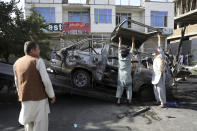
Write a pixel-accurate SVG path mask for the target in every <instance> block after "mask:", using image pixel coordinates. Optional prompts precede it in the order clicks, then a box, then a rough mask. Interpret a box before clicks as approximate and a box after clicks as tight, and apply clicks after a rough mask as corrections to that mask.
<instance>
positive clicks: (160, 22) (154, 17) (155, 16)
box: [151, 11, 168, 27]
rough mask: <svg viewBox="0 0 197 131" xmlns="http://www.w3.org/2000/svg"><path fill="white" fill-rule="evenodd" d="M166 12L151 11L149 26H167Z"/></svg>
mask: <svg viewBox="0 0 197 131" xmlns="http://www.w3.org/2000/svg"><path fill="white" fill-rule="evenodd" d="M167 17H168V12H158V11H151V26H155V27H167Z"/></svg>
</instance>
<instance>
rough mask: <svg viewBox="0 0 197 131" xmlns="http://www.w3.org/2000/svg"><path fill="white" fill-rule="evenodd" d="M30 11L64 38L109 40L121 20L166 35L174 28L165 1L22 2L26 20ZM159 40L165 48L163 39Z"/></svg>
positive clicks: (171, 5) (171, 11) (171, 10)
mask: <svg viewBox="0 0 197 131" xmlns="http://www.w3.org/2000/svg"><path fill="white" fill-rule="evenodd" d="M31 8H34V10H36V11H37V12H38V13H39V14H40V15H41V16H43V18H44V19H45V21H46V22H47V23H50V26H49V33H51V34H54V35H55V34H58V32H64V35H72V36H73V35H75V36H79V35H80V36H83V35H84V36H88V37H97V36H99V37H101V38H109V37H110V35H111V32H112V31H113V30H114V28H115V27H116V25H117V24H119V23H120V22H121V21H123V20H124V19H133V20H136V21H139V22H141V23H144V24H147V25H151V26H154V27H157V28H163V29H166V31H168V32H169V31H172V29H173V28H174V20H173V18H174V3H172V2H168V1H166V0H160V1H159V2H156V1H154V2H153V1H150V0H146V1H143V0H25V15H26V16H28V15H30V14H31V11H30V9H31ZM123 26H124V27H127V28H133V29H136V30H138V31H142V32H148V30H146V29H145V28H144V27H140V26H137V25H134V24H131V23H129V22H128V23H125V24H124V25H123ZM80 29H81V30H80ZM162 40H163V42H162V43H163V45H164V47H165V45H166V36H164V37H163V39H162ZM147 45H150V44H147ZM147 48H152V47H147Z"/></svg>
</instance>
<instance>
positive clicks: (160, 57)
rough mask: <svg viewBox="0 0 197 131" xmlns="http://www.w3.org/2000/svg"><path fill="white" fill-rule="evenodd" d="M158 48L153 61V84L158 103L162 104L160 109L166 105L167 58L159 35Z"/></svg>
mask: <svg viewBox="0 0 197 131" xmlns="http://www.w3.org/2000/svg"><path fill="white" fill-rule="evenodd" d="M158 46H159V48H157V50H156V54H155V58H154V60H153V75H152V84H153V85H154V94H155V98H156V101H157V103H159V102H161V105H160V107H162V108H163V107H165V105H166V88H165V56H164V53H163V51H162V49H161V47H160V35H158Z"/></svg>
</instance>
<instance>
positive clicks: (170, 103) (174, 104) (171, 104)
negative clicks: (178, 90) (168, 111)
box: [166, 102, 178, 107]
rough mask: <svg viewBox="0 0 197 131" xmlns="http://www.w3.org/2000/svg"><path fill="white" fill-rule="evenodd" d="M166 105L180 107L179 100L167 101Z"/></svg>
mask: <svg viewBox="0 0 197 131" xmlns="http://www.w3.org/2000/svg"><path fill="white" fill-rule="evenodd" d="M166 105H167V107H178V103H177V102H167V103H166Z"/></svg>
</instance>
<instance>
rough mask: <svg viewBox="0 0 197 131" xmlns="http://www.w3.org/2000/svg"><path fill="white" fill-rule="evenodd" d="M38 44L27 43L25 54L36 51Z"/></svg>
mask: <svg viewBox="0 0 197 131" xmlns="http://www.w3.org/2000/svg"><path fill="white" fill-rule="evenodd" d="M36 46H37V44H36V43H35V42H33V41H27V42H25V45H24V52H25V54H29V53H30V51H31V50H32V49H35V48H36Z"/></svg>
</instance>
